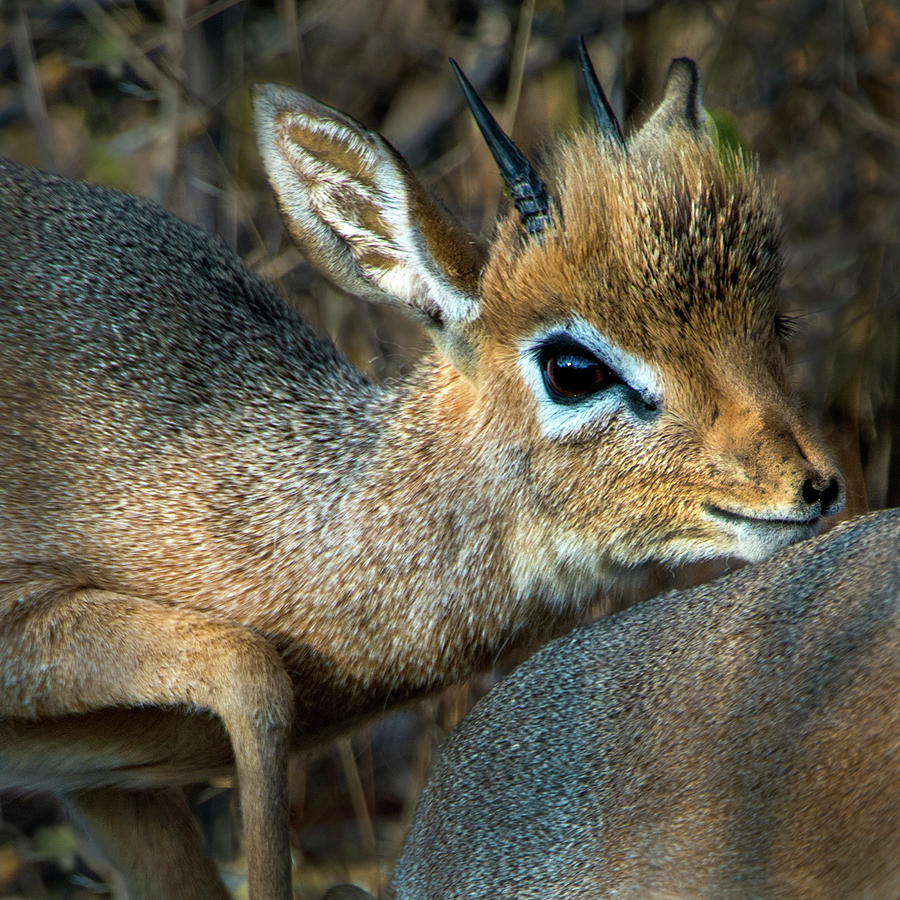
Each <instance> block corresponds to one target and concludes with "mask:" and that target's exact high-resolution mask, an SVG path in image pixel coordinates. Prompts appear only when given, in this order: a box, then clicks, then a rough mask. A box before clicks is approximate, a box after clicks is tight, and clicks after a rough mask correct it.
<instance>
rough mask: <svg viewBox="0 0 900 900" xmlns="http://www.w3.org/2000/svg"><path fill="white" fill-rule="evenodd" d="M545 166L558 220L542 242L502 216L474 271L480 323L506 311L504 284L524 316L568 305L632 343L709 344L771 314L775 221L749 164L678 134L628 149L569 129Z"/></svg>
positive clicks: (776, 260) (560, 311)
mask: <svg viewBox="0 0 900 900" xmlns="http://www.w3.org/2000/svg"><path fill="white" fill-rule="evenodd" d="M546 171H547V172H548V175H549V177H548V181H549V182H550V184H551V185H552V188H551V193H552V195H553V197H554V202H555V204H556V211H555V216H556V221H557V222H562V227H561V228H557V229H556V230H555V231H553V232H551V233H550V234H549V235H547V236H546V237H545V238H544V240H543V242H542V243H541V242H538V241H537V240H534V239H530V240H523V239H522V232H521V228H520V226H519V224H518V221H517V218H518V216H517V214H515V213H513V214H511V215H510V216H509V217H507V219H505V220H504V221H503V222H502V223H501V225H500V228H499V230H498V234H497V239H496V240H495V242H494V246H493V248H492V252H491V258H490V261H489V263H488V267H487V269H486V272H485V277H484V288H485V297H484V303H485V310H484V312H485V316H486V318H488V319H490V318H495V319H496V320H498V321H496V324H497V325H500V322H499V318H500V317H501V316H504V315H507V316H508V315H509V313H510V304H508V303H506V302H504V293H505V294H506V295H508V294H509V292H510V291H514V292H516V295H517V305H519V304H520V305H521V306H522V310H521V314H520V315H522V316H526V317H527V316H529V315H532V316H534V317H538V318H539V319H540V318H543V319H546V318H547V316H548V315H549V316H553V315H559V316H565V315H566V313H567V311H570V312H574V313H576V314H577V315H580V316H583V317H584V318H585V319H587V320H588V321H594V322H597V323H598V324H599V326H600V327H601V329H603V328H605V329H606V330H607V331H608V332H609V333H610V334H612V335H613V336H616V333H617V332H622V331H625V332H627V337H628V340H627V341H626V343H627V344H631V345H632V346H634V347H635V348H637V349H642V348H641V347H640V345H642V344H646V343H648V342H654V341H658V340H659V339H660V338H661V337H665V336H666V334H665V333H670V334H672V336H673V337H674V335H675V334H677V333H680V334H684V335H688V334H692V333H693V334H697V336H698V337H701V338H702V339H704V340H709V339H716V338H717V337H718V336H720V335H721V334H722V333H728V334H731V335H740V334H741V333H744V334H750V333H753V332H754V331H755V330H757V329H758V328H760V327H764V325H765V324H766V323H769V322H770V321H771V317H772V314H773V312H774V292H775V289H776V287H777V283H778V278H779V274H780V255H779V218H778V215H777V212H776V208H775V205H774V202H773V199H772V196H771V192H770V191H769V189H768V188H767V187H766V186H765V185H764V184H763V183H762V182H761V181H760V179H759V177H758V173H757V171H756V168H755V166H754V165H752V164H749V163H747V162H746V161H745V160H743V159H742V158H740V157H733V158H730V159H727V160H726V161H725V163H724V164H723V162H722V160H720V158H719V155H718V153H717V151H716V149H715V147H714V146H713V145H712V143H711V142H710V141H708V140H706V139H705V138H698V137H697V136H696V135H693V134H690V133H688V132H687V131H685V130H677V129H676V130H675V131H674V133H672V134H671V135H670V136H669V139H668V140H667V141H666V142H665V143H664V144H661V143H659V142H653V143H652V144H651V143H647V144H640V143H638V144H637V146H633V145H629V153H628V154H627V155H626V154H624V153H622V152H620V151H618V150H617V149H616V148H613V147H611V146H610V145H609V143H608V142H606V141H604V140H603V139H602V138H601V137H599V136H597V135H595V134H592V133H581V134H576V135H574V136H572V137H569V138H566V139H565V140H563V141H561V142H560V144H558V145H557V148H556V151H555V153H554V155H553V157H552V159H551V161H550V165H549V166H548V167H547V169H546ZM548 303H549V309H548ZM516 318H519V316H518V315H517V316H516ZM523 325H524V323H521V322H519V323H516V327H522V326H523ZM660 332H664V334H661V333H660ZM698 332H699V333H698Z"/></svg>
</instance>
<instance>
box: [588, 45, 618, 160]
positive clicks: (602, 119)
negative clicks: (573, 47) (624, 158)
mask: <svg viewBox="0 0 900 900" xmlns="http://www.w3.org/2000/svg"><path fill="white" fill-rule="evenodd" d="M578 60H579V62H580V63H581V74H582V76H583V77H584V86H585V88H587V95H588V101H589V102H590V104H591V110H592V111H593V113H594V121H595V122H596V123H597V129H598V131H599V132H600V134H602V135H603V136H604V137H605V138H606V139H607V140H608V141H609V142H610V143H611V144H613V145H615V146H616V147H621V148H622V149H624V148H625V138H624V137H623V136H622V126H621V125H619V120H618V119H617V118H616V114H615V112H614V111H613V108H612V106H610V103H609V100H607V99H606V94H604V93H603V88H602V87H600V80H599V79H598V78H597V73H596V72H595V71H594V67H593V65H592V64H591V58H590V57H589V56H588V52H587V47H585V45H584V38H583V37H579V38H578Z"/></svg>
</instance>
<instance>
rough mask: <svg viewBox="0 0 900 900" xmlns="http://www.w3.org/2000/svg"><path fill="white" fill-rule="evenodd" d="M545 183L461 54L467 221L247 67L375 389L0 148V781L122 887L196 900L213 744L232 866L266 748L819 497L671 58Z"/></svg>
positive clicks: (259, 883) (388, 160)
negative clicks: (196, 805)
mask: <svg viewBox="0 0 900 900" xmlns="http://www.w3.org/2000/svg"><path fill="white" fill-rule="evenodd" d="M585 67H586V72H587V74H588V79H589V86H590V90H591V97H592V102H593V107H594V110H595V113H596V118H597V124H596V125H595V126H593V127H591V128H589V129H587V130H586V131H584V132H583V133H580V134H577V135H575V136H573V137H571V138H568V139H566V140H564V141H561V142H560V143H559V145H558V146H557V148H556V151H555V154H554V155H553V158H552V160H551V161H550V162H548V164H547V167H546V169H545V171H544V177H545V178H546V179H547V182H548V185H549V186H547V187H545V185H544V183H543V182H542V181H541V179H540V178H539V177H538V175H537V174H536V172H535V170H534V169H533V168H532V167H531V165H530V164H529V163H528V162H527V160H526V159H525V157H524V156H523V155H522V154H521V153H520V152H519V151H518V150H517V149H516V148H515V146H514V145H513V144H512V143H511V142H510V141H509V140H508V138H507V137H506V135H504V134H503V133H502V132H501V131H500V129H499V128H498V127H497V125H496V123H494V122H493V121H492V120H491V119H490V117H489V115H488V114H487V112H486V110H485V109H484V108H483V106H481V104H480V102H479V101H478V99H477V97H475V95H474V93H473V92H472V91H471V90H470V88H469V87H468V85H466V90H467V91H468V92H469V96H470V103H471V104H472V105H473V107H474V109H475V110H476V112H477V118H478V120H479V122H480V124H481V127H482V128H483V130H484V132H485V134H486V136H487V138H488V141H489V145H490V147H491V149H492V151H493V152H494V154H495V156H496V158H497V159H498V162H499V164H500V166H501V171H502V173H503V175H504V177H505V179H506V182H507V184H508V186H509V189H510V192H511V194H512V196H513V199H514V201H515V206H516V208H515V209H514V210H512V211H511V212H510V213H509V214H508V215H506V216H505V217H504V218H503V219H502V220H501V221H500V222H499V224H498V226H497V230H496V235H495V237H494V238H493V241H492V243H491V244H490V246H489V247H488V248H487V249H486V250H483V249H482V247H481V246H480V244H479V243H478V242H477V241H476V240H475V239H474V238H472V237H471V236H469V235H467V234H466V233H465V232H464V231H463V230H462V229H461V228H460V227H459V226H458V225H457V224H455V223H454V222H453V221H452V220H451V219H450V218H449V217H448V216H447V214H446V213H445V212H444V211H443V210H442V209H441V207H439V206H438V205H437V204H435V203H434V202H433V201H432V200H431V199H429V197H428V196H427V194H426V193H425V191H424V190H423V189H422V187H421V186H420V185H419V183H418V182H417V181H416V179H415V177H414V176H413V175H412V174H411V173H410V171H409V169H408V168H407V166H406V165H405V164H404V162H403V160H402V159H400V158H399V156H398V155H397V154H396V152H395V151H394V150H393V149H392V148H391V147H390V146H389V145H388V144H387V143H386V142H385V141H384V140H383V139H382V138H381V137H379V136H378V135H377V134H374V133H373V132H371V131H368V130H367V129H365V128H364V127H363V126H362V125H360V124H359V123H357V122H355V121H354V120H353V119H351V118H349V117H348V116H346V115H344V114H342V113H340V112H337V111H336V110H333V109H330V108H328V107H326V106H323V105H322V104H320V103H318V102H316V101H315V100H313V99H311V98H309V97H306V96H304V95H302V94H298V93H296V92H294V91H291V90H288V89H286V88H281V87H274V86H269V87H264V88H262V89H261V90H259V91H258V92H257V94H256V97H255V122H256V129H257V136H258V141H259V146H260V150H261V153H262V156H263V159H264V161H265V166H266V169H267V171H268V174H269V178H270V180H271V182H272V185H273V187H274V189H275V193H276V194H277V197H278V201H279V203H280V205H281V208H282V211H283V213H284V216H285V219H286V221H287V225H288V228H289V229H290V231H291V233H292V234H293V236H294V238H295V239H296V240H297V241H298V243H299V244H300V246H301V247H302V249H303V251H304V252H305V253H306V255H307V256H308V258H309V259H310V260H312V261H313V262H314V263H315V264H316V265H317V266H318V267H319V268H320V269H322V271H324V272H325V273H326V274H328V275H329V276H330V277H331V278H332V279H333V280H334V281H335V282H336V283H337V284H339V285H341V286H342V287H344V288H346V289H348V290H350V291H354V292H357V293H360V294H364V295H367V296H369V297H372V298H374V299H376V300H380V301H387V302H391V303H394V304H399V305H400V306H402V307H403V308H404V309H406V310H408V312H409V313H410V314H411V315H412V316H413V317H414V318H415V319H416V320H417V321H418V322H420V323H422V325H423V326H424V327H425V328H426V329H427V330H428V331H429V333H430V334H431V335H432V336H433V338H434V342H435V345H436V348H437V349H436V351H435V352H434V353H432V354H430V355H429V356H427V358H425V359H424V360H423V361H422V363H421V365H419V367H418V368H417V369H416V370H415V371H414V373H413V374H412V375H411V376H410V377H408V378H406V379H403V380H401V381H398V382H395V383H391V384H386V385H373V384H371V383H370V382H369V381H368V380H367V379H366V378H365V377H363V375H362V374H361V373H360V372H358V371H357V370H356V369H354V368H353V367H352V366H351V365H350V364H349V363H348V361H347V360H346V359H345V358H344V357H343V356H341V355H340V354H339V353H338V351H337V350H336V349H335V348H334V347H333V346H332V345H331V344H330V343H329V342H328V341H327V340H325V339H323V338H321V337H320V336H318V335H316V334H314V333H313V332H312V331H311V330H310V328H309V327H308V326H307V325H305V324H304V323H303V322H302V321H301V320H300V319H299V318H298V317H297V315H295V313H294V312H292V311H291V310H290V309H289V308H288V307H287V306H286V305H285V304H284V303H283V301H282V299H281V297H280V296H279V295H278V294H277V292H276V291H275V290H273V288H271V287H270V286H269V285H267V284H266V283H265V282H264V281H263V280H262V279H260V278H259V277H257V276H256V275H254V274H253V273H252V272H250V271H248V270H247V269H246V268H245V267H244V266H243V265H242V264H241V262H240V260H239V259H237V258H236V256H235V255H234V254H233V253H231V252H230V251H229V250H227V249H226V248H224V247H223V246H222V245H221V244H220V243H218V242H217V241H215V240H213V239H211V238H210V237H209V236H207V235H205V234H203V233H201V232H199V231H198V230H196V229H195V228H192V227H189V226H186V225H184V224H182V223H181V222H179V221H177V220H175V219H174V218H172V217H171V216H169V215H167V214H166V213H165V212H163V211H162V210H160V209H159V208H158V207H156V206H155V205H153V204H151V203H148V202H145V201H142V200H137V199H134V198H132V197H127V196H123V195H122V194H119V193H115V192H113V191H109V190H103V189H101V188H97V187H93V186H90V185H84V184H75V183H72V182H70V181H66V180H64V179H62V178H58V177H54V176H51V175H45V174H41V173H39V172H35V171H33V170H31V169H28V168H25V167H24V166H20V165H16V164H13V163H5V164H3V165H2V168H0V203H2V237H0V288H2V291H0V292H2V302H3V311H2V320H0V328H2V337H3V340H2V385H3V389H2V391H0V460H2V463H3V464H2V466H0V583H2V600H0V603H2V607H0V610H2V612H0V677H2V682H3V692H2V696H0V716H2V717H3V718H2V720H0V721H2V724H0V784H3V785H7V786H13V787H16V786H27V787H31V786H37V787H47V788H51V789H55V790H58V791H62V792H63V793H65V794H66V795H67V796H68V798H69V801H70V803H71V806H72V808H73V811H74V814H75V815H76V816H77V817H78V818H79V820H80V821H82V822H83V823H84V824H85V825H86V826H87V827H88V828H89V829H90V830H92V831H93V832H94V834H95V836H96V838H97V840H98V842H99V844H100V845H101V847H102V849H103V850H104V852H105V853H106V854H107V855H108V856H109V859H110V860H111V861H112V863H113V864H114V865H115V866H116V867H118V868H119V869H120V870H121V871H122V872H123V873H124V876H125V879H126V881H127V883H128V885H129V886H130V890H131V892H132V893H133V894H134V895H135V896H138V897H167V898H172V897H179V898H191V897H204V898H207V897H216V896H225V892H224V888H223V887H222V886H221V884H220V882H219V880H218V878H217V875H216V873H215V871H214V868H213V866H212V864H211V863H210V862H209V861H207V860H206V859H205V857H203V855H202V853H201V850H200V847H199V842H198V840H197V838H196V837H195V836H194V833H193V830H192V823H191V822H190V820H189V818H188V817H187V815H186V813H185V812H184V811H183V802H182V799H181V796H180V793H179V788H178V786H179V785H180V784H183V783H185V782H189V781H195V780H198V779H203V778H207V777H209V776H211V775H215V774H218V773H221V772H223V771H230V770H231V767H232V766H233V767H234V771H235V772H236V775H237V781H238V785H239V795H240V802H241V808H242V812H243V819H244V828H245V834H246V840H245V844H246V851H247V857H248V867H249V880H250V892H251V896H252V897H254V898H257V900H273V898H274V900H283V898H287V897H288V896H289V895H290V853H289V848H288V828H287V810H286V800H285V797H286V787H285V771H286V756H287V753H288V750H289V749H302V748H304V747H307V746H309V745H310V744H312V743H314V742H317V741H320V740H322V739H323V738H324V737H325V736H327V735H331V734H333V733H335V732H337V731H339V730H340V729H344V728H346V727H347V726H348V725H350V724H351V723H354V722H356V721H358V720H359V719H360V718H362V717H364V716H366V715H371V714H372V713H375V712H380V711H382V710H384V709H385V708H387V707H388V706H392V705H395V704H397V703H402V702H404V701H407V700H409V699H410V698H412V697H415V696H417V695H421V694H423V693H425V692H428V691H434V690H436V689H438V688H440V687H442V686H443V685H446V684H449V683H451V682H453V681H456V680H458V679H461V678H463V677H464V676H466V675H467V674H468V673H470V672H472V671H473V670H474V669H478V668H479V667H484V666H487V665H489V664H490V663H491V662H492V661H493V660H494V659H495V657H496V655H497V654H498V653H499V652H500V651H501V650H502V649H504V648H507V647H510V646H513V645H515V644H517V643H522V642H532V641H535V640H537V639H538V638H539V637H540V635H541V634H546V632H547V631H548V629H550V628H551V627H556V626H559V625H560V624H561V623H563V622H566V621H571V620H572V619H574V618H576V617H577V616H578V615H579V614H581V612H582V611H583V610H584V608H585V605H586V604H587V603H588V601H590V599H591V598H592V597H593V596H594V595H595V592H596V591H597V590H598V588H600V587H601V586H602V585H604V584H605V583H607V582H608V581H610V580H612V579H613V578H614V577H615V575H616V573H617V572H618V571H619V570H621V569H623V568H626V567H631V566H634V565H637V564H639V563H643V562H644V561H647V560H654V559H655V560H666V561H670V562H679V561H686V560H695V559H701V558H704V557H711V556H718V555H723V554H731V555H734V556H739V557H744V558H746V559H759V558H761V557H764V556H767V555H768V554H770V553H771V552H772V551H774V550H777V549H779V548H781V547H784V546H785V545H787V544H790V543H793V542H794V541H797V540H799V539H801V538H804V537H807V536H809V535H810V534H812V533H813V532H814V531H815V530H816V527H817V526H818V524H819V522H820V521H821V519H822V517H823V516H824V515H826V514H827V513H829V512H832V511H834V510H835V509H836V508H837V507H838V506H839V505H840V503H841V501H842V493H843V488H842V485H841V482H840V480H839V476H838V475H837V473H836V472H835V469H834V467H833V465H832V463H831V461H830V460H829V457H828V454H827V452H826V451H825V449H824V448H823V447H822V445H821V444H820V443H819V441H818V440H817V439H816V437H814V436H813V435H812V434H811V432H810V430H809V428H808V427H807V425H806V424H805V423H804V421H803V419H802V417H801V415H800V413H799V412H798V409H797V405H796V404H795V402H794V400H793V398H792V396H791V393H790V389H789V387H788V383H787V376H786V371H785V370H786V367H785V359H784V354H785V349H784V339H783V338H784V335H783V328H782V321H781V320H780V319H779V317H778V315H777V312H776V296H775V294H776V286H777V282H778V274H779V265H780V263H779V254H778V225H777V218H776V214H775V211H774V209H773V206H772V202H771V201H770V199H769V195H768V193H767V191H766V190H765V188H764V187H763V186H761V185H760V183H759V180H758V178H757V175H756V173H755V171H754V169H753V168H752V166H745V165H743V164H742V163H741V162H740V161H739V160H730V161H729V164H728V165H727V166H724V167H723V165H722V163H721V162H720V160H719V157H718V155H717V153H716V150H715V149H714V147H713V145H712V143H711V142H710V140H709V139H708V137H707V135H706V132H705V129H704V126H703V113H702V110H701V107H700V100H699V87H698V77H697V73H696V68H695V66H694V65H693V63H691V62H689V61H686V60H681V61H677V62H675V63H674V64H673V66H672V69H671V71H670V75H669V78H668V82H667V86H666V89H665V96H664V98H663V100H662V102H661V104H660V105H659V107H658V108H657V109H656V110H655V112H654V113H653V114H652V116H651V117H650V118H649V121H648V122H647V124H646V125H645V126H644V127H643V128H642V129H641V130H640V131H638V132H637V133H636V134H635V135H634V136H633V137H632V138H631V139H630V140H628V141H625V140H623V138H622V136H621V131H620V130H619V126H618V124H617V123H616V121H615V119H614V117H612V116H611V115H610V113H609V109H608V104H606V102H605V99H604V98H603V96H602V92H601V91H600V89H599V85H597V84H596V79H595V78H594V77H593V74H592V73H591V71H590V68H589V65H587V64H586V63H585Z"/></svg>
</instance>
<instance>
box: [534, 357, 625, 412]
mask: <svg viewBox="0 0 900 900" xmlns="http://www.w3.org/2000/svg"><path fill="white" fill-rule="evenodd" d="M540 360H541V370H542V372H543V376H544V384H545V385H546V387H547V390H548V391H549V392H550V393H551V394H552V395H554V396H555V397H557V398H559V399H561V400H578V399H580V398H581V397H587V396H588V395H589V394H594V393H596V392H597V391H599V390H600V389H601V388H604V387H607V386H609V385H611V384H618V383H620V382H621V379H620V378H619V377H618V376H617V375H616V374H615V372H613V371H612V369H610V368H609V366H607V365H604V364H603V363H602V362H600V360H599V359H597V358H596V357H595V356H594V355H593V354H592V353H590V352H589V351H588V350H585V349H584V348H583V347H580V346H578V345H574V346H554V345H550V346H548V347H545V348H544V349H543V350H542V352H541V357H540Z"/></svg>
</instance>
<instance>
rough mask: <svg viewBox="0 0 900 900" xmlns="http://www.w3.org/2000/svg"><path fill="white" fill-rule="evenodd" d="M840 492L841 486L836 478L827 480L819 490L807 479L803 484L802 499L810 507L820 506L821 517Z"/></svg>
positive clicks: (810, 479)
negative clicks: (816, 504)
mask: <svg viewBox="0 0 900 900" xmlns="http://www.w3.org/2000/svg"><path fill="white" fill-rule="evenodd" d="M820 483H821V482H820ZM840 492H841V486H840V484H839V483H838V480H837V478H833V477H832V478H829V479H828V482H827V483H826V484H825V486H824V487H821V488H820V487H817V486H816V482H814V481H813V480H812V478H807V479H806V481H804V482H803V499H804V500H805V501H806V502H807V503H808V504H809V505H810V506H812V505H813V504H815V503H818V504H820V507H821V510H822V514H823V515H824V514H825V513H827V512H828V510H829V509H830V507H832V506H833V505H834V502H835V500H837V498H838V495H839V494H840Z"/></svg>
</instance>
